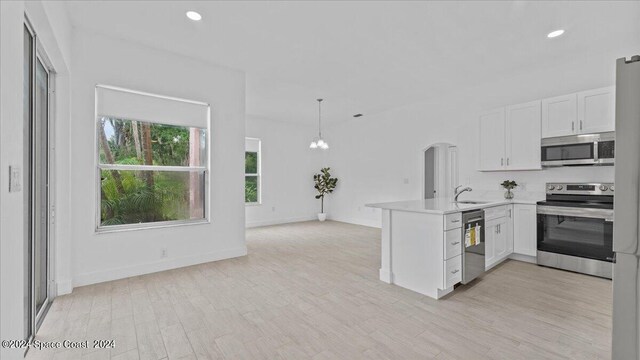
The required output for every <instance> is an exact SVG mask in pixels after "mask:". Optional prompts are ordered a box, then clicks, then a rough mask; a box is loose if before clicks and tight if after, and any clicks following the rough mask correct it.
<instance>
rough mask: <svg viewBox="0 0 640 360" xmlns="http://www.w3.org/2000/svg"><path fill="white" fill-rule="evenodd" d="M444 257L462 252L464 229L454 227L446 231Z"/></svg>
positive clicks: (447, 257)
mask: <svg viewBox="0 0 640 360" xmlns="http://www.w3.org/2000/svg"><path fill="white" fill-rule="evenodd" d="M444 241H445V244H444V259H445V260H447V259H451V258H452V257H454V256H458V255H460V254H462V229H453V230H449V231H445V233H444Z"/></svg>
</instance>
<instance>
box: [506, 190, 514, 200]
mask: <svg viewBox="0 0 640 360" xmlns="http://www.w3.org/2000/svg"><path fill="white" fill-rule="evenodd" d="M504 198H505V199H507V200H511V199H513V193H512V192H511V189H507V192H505V193H504Z"/></svg>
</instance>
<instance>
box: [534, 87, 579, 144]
mask: <svg viewBox="0 0 640 360" xmlns="http://www.w3.org/2000/svg"><path fill="white" fill-rule="evenodd" d="M577 110H578V104H577V96H576V94H570V95H563V96H557V97H554V98H549V99H544V100H542V124H541V126H542V137H543V138H548V137H554V136H566V135H573V134H574V133H575V131H576V121H577V119H578V113H577Z"/></svg>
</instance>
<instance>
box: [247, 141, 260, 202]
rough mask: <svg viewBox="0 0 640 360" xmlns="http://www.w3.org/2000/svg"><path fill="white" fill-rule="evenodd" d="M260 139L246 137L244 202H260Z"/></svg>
mask: <svg viewBox="0 0 640 360" xmlns="http://www.w3.org/2000/svg"><path fill="white" fill-rule="evenodd" d="M260 145H261V144H260V139H253V138H246V139H245V152H244V202H245V203H246V204H260V198H261V196H262V194H261V191H262V189H261V187H260V172H261V170H262V169H261V164H260Z"/></svg>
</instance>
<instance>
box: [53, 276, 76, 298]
mask: <svg viewBox="0 0 640 360" xmlns="http://www.w3.org/2000/svg"><path fill="white" fill-rule="evenodd" d="M71 291H73V282H72V281H71V279H64V280H60V281H57V282H56V296H60V295H66V294H71Z"/></svg>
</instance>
